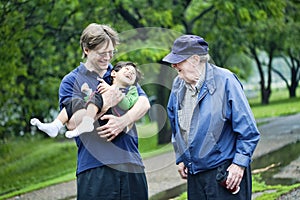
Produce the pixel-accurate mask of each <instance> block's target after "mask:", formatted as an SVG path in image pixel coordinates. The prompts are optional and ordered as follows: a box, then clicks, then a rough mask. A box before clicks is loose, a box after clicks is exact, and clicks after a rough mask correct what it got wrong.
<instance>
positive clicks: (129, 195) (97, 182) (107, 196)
mask: <svg viewBox="0 0 300 200" xmlns="http://www.w3.org/2000/svg"><path fill="white" fill-rule="evenodd" d="M129 168H130V169H129ZM77 199H78V200H102V199H103V200H147V199H148V186H147V180H146V176H145V173H144V170H143V168H142V167H140V166H134V165H113V166H110V167H108V166H102V167H97V168H94V169H90V170H87V171H84V172H82V173H80V174H78V175H77Z"/></svg>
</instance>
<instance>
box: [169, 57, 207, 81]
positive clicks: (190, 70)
mask: <svg viewBox="0 0 300 200" xmlns="http://www.w3.org/2000/svg"><path fill="white" fill-rule="evenodd" d="M198 58H199V56H198V55H194V56H191V57H189V58H188V59H186V60H184V61H182V62H180V63H177V64H172V67H173V68H174V69H176V71H177V73H178V75H179V77H180V78H181V79H183V80H184V81H185V82H186V83H188V84H191V85H196V84H197V81H198V80H199V77H200V73H201V71H202V70H200V66H199V59H198Z"/></svg>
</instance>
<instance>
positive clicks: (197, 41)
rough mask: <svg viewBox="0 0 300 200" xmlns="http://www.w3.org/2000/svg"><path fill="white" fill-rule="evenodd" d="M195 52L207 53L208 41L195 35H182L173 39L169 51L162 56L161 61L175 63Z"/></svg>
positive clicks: (199, 53)
mask: <svg viewBox="0 0 300 200" xmlns="http://www.w3.org/2000/svg"><path fill="white" fill-rule="evenodd" d="M195 54H197V55H205V54H208V43H207V42H206V41H205V40H204V39H203V38H202V37H199V36H197V35H182V36H180V37H179V38H177V39H176V40H175V41H174V44H173V47H172V50H171V52H170V53H169V54H168V55H166V56H165V57H164V58H163V61H164V62H168V63H171V64H177V63H180V62H182V61H184V60H186V59H188V58H189V57H191V56H192V55H195Z"/></svg>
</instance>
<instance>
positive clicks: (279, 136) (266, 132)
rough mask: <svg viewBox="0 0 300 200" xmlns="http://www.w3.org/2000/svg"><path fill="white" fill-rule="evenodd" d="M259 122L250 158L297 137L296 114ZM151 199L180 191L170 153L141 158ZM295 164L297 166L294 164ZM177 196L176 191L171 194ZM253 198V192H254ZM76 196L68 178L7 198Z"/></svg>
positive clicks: (43, 199)
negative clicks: (257, 138)
mask: <svg viewBox="0 0 300 200" xmlns="http://www.w3.org/2000/svg"><path fill="white" fill-rule="evenodd" d="M267 122H268V123H266V124H264V125H261V126H260V127H259V130H260V132H261V140H260V142H259V144H258V146H257V148H256V150H255V152H254V158H256V157H259V156H262V155H264V154H267V153H270V152H271V151H274V150H277V149H279V148H281V147H283V146H285V145H287V144H290V143H292V142H295V141H297V140H300V114H297V115H292V116H286V117H278V118H270V119H267ZM144 164H145V167H146V175H147V180H148V186H149V195H150V197H151V199H153V200H157V199H160V196H161V195H162V194H163V192H164V191H165V194H168V195H169V196H172V191H174V190H172V189H173V188H177V191H184V190H185V187H184V184H185V181H184V180H182V179H181V178H180V177H179V174H178V172H177V166H176V165H175V157H174V153H173V152H169V153H165V154H162V155H159V156H156V157H152V158H149V159H146V160H144ZM298 167H299V166H298ZM175 195H177V194H175ZM254 197H255V194H254ZM75 198H76V183H75V181H70V182H67V183H62V184H58V185H54V186H50V187H47V188H44V189H41V190H37V191H33V192H30V193H27V194H23V195H21V196H18V197H14V198H11V199H20V200H35V199H37V200H73V199H75Z"/></svg>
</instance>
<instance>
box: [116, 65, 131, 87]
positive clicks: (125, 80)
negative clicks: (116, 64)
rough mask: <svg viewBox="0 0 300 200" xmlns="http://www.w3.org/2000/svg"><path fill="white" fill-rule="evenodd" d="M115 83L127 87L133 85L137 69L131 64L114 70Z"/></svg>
mask: <svg viewBox="0 0 300 200" xmlns="http://www.w3.org/2000/svg"><path fill="white" fill-rule="evenodd" d="M111 76H112V77H113V78H114V81H113V83H114V84H115V83H116V84H118V85H121V86H124V87H127V86H130V85H133V84H134V83H135V80H136V69H135V68H134V67H133V66H131V65H126V66H124V67H122V68H121V69H120V70H119V71H118V72H116V71H112V74H111Z"/></svg>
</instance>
